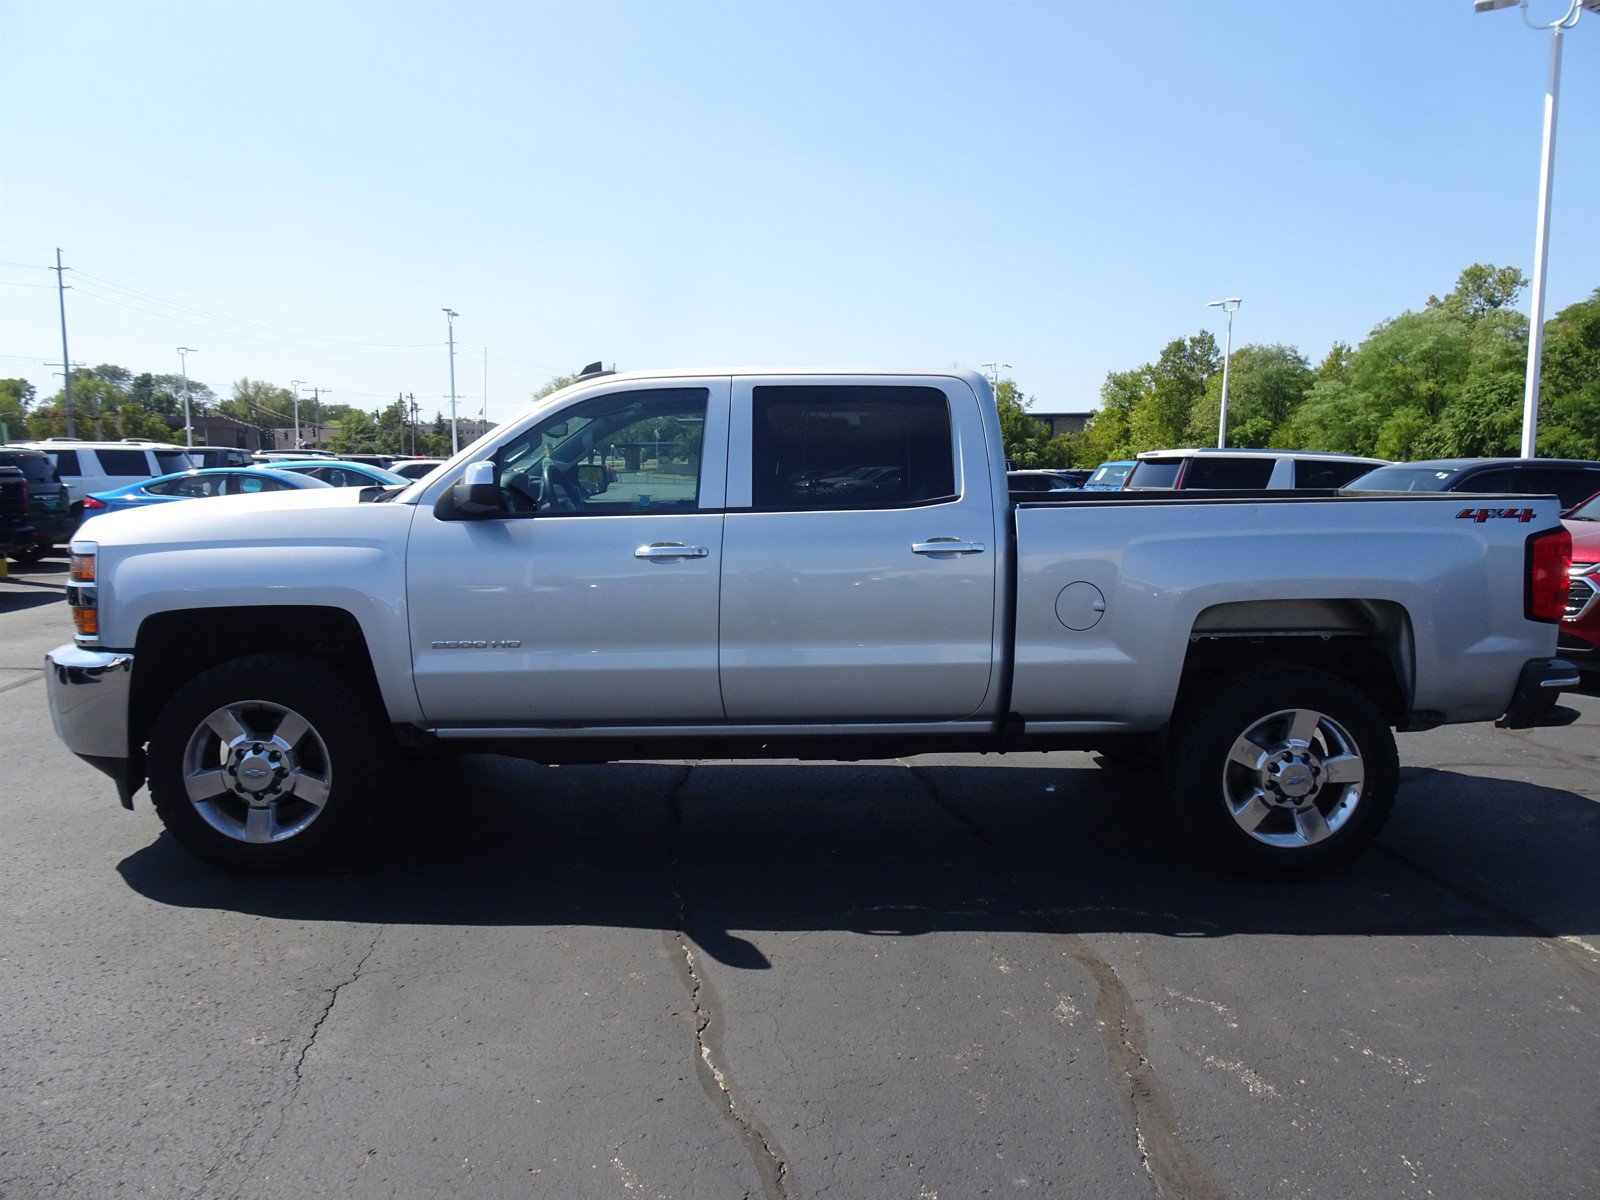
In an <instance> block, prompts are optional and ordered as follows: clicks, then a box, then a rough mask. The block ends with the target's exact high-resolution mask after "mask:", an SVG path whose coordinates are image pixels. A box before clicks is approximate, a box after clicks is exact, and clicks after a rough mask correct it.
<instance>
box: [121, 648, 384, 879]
mask: <svg viewBox="0 0 1600 1200" xmlns="http://www.w3.org/2000/svg"><path fill="white" fill-rule="evenodd" d="M222 712H226V713H228V714H230V716H231V717H232V718H233V719H234V721H235V723H236V724H237V726H238V727H239V729H240V730H241V731H242V733H243V734H245V735H246V736H244V737H242V738H241V739H239V741H238V742H237V743H236V747H237V748H236V751H235V755H236V757H234V758H233V759H230V758H228V757H227V756H226V754H225V751H226V746H225V745H224V743H223V741H222V738H221V735H220V734H217V733H215V732H209V733H208V732H203V731H204V730H206V729H207V728H208V726H207V721H208V719H209V718H212V717H213V716H214V715H216V714H219V713H222ZM284 712H286V713H287V714H288V715H287V716H284V715H283V713H284ZM288 717H298V718H300V719H301V720H302V721H303V722H304V724H305V725H306V727H307V732H305V733H303V734H299V735H298V736H296V735H295V734H294V733H293V732H290V733H287V734H285V736H286V737H293V738H294V745H293V748H292V751H291V752H289V753H286V754H281V753H280V752H281V749H282V745H283V743H281V742H274V741H273V740H272V739H273V734H274V733H275V732H277V731H278V730H280V729H282V728H286V727H287V724H288ZM227 719H228V718H226V717H224V718H222V723H223V724H226V722H227ZM209 728H211V729H213V730H214V729H215V727H214V726H212V727H209ZM296 729H298V726H296ZM393 751H394V745H393V740H392V738H391V737H390V735H389V730H388V728H387V726H386V724H385V722H384V719H383V716H382V713H381V711H380V709H379V706H378V704H377V702H376V701H375V700H374V698H373V697H372V696H371V695H370V694H369V693H368V692H367V691H366V690H365V689H363V688H362V687H360V686H359V685H358V684H357V683H356V682H355V681H354V680H353V679H351V678H350V676H349V675H347V674H345V673H344V672H342V671H340V670H337V669H335V668H333V667H331V666H329V665H327V664H326V663H324V662H321V661H319V660H317V659H314V658H309V657H306V656H303V655H297V654H255V655H250V656H249V657H246V658H237V659H234V660H232V661H231V662H226V663H223V664H221V665H220V666H216V667H212V668H211V669H210V670H208V671H205V672H203V673H201V674H200V675H197V676H195V678H193V679H191V680H190V681H189V682H188V683H186V684H185V685H184V686H183V687H181V688H180V689H178V691H177V692H176V694H174V695H173V697H172V699H171V700H169V701H168V702H167V704H166V706H165V707H164V708H163V709H162V710H161V712H160V714H159V715H158V716H157V717H156V721H155V726H154V728H153V729H152V730H151V733H150V748H149V777H150V797H151V800H152V801H153V803H154V804H155V809H156V812H157V813H158V814H159V815H160V817H161V820H162V823H163V824H165V825H166V827H167V830H168V831H169V832H170V833H171V834H172V836H173V837H175V838H176V839H177V840H178V841H179V842H180V843H182V845H183V846H184V847H185V848H186V849H188V850H189V851H191V852H192V853H194V854H195V855H197V856H198V857H200V858H203V859H205V860H206V861H207V862H209V863H212V864H214V865H216V866H219V867H222V868H224V869H226V870H229V871H238V872H243V873H249V874H281V873H292V872H297V871H306V870H309V869H311V868H313V867H318V866H324V865H326V864H328V863H330V862H333V861H334V860H335V859H337V858H338V857H340V856H341V855H343V854H345V853H347V852H348V851H349V850H350V848H351V847H352V846H353V845H354V843H355V842H356V841H357V839H358V838H359V837H360V836H361V834H362V833H363V832H364V831H365V830H366V829H367V827H368V826H369V825H370V823H371V821H372V818H373V816H374V815H375V814H376V811H377V807H378V805H379V803H380V802H381V801H382V800H383V799H384V798H385V797H386V796H387V795H388V793H389V791H390V786H391V778H392V773H393V759H392V755H393ZM240 755H242V756H243V757H238V756H240ZM230 761H231V762H232V763H233V765H234V767H235V770H234V772H233V773H232V776H231V783H230V781H229V778H227V777H226V776H227V775H228V766H229V763H230ZM201 770H203V771H204V772H205V774H206V776H207V782H206V783H205V785H204V786H203V787H200V786H197V790H199V791H205V790H207V789H209V788H213V787H214V788H216V791H215V794H214V795H213V796H211V797H210V798H209V799H206V800H204V801H196V800H191V798H190V794H189V792H190V789H189V787H188V785H187V784H186V779H185V777H186V775H187V774H188V773H189V772H190V771H201ZM241 770H242V771H243V773H244V774H250V775H252V776H253V777H254V778H255V779H256V780H257V782H254V783H251V782H246V781H244V780H243V778H242V775H241V773H240V772H241ZM212 775H215V776H216V777H217V778H216V780H212V779H211V778H210V777H211V776H212ZM263 776H265V777H266V782H265V783H262V782H260V780H261V778H262V777H263ZM223 785H228V786H223ZM251 787H256V788H263V789H266V790H260V791H254V792H247V791H245V790H241V789H247V788H251ZM302 789H303V790H304V792H305V796H302V795H300V794H299V792H300V790H302ZM247 795H249V796H254V797H255V799H256V801H257V802H256V803H249V802H247V800H246V799H243V798H241V797H245V796H247ZM313 796H314V798H313V799H307V798H306V797H313ZM252 809H256V810H258V811H256V812H255V813H252V812H251V810H252ZM261 809H267V810H269V816H268V817H267V818H266V819H265V820H264V821H263V824H262V827H261V828H260V830H256V829H255V828H254V826H255V820H254V818H257V817H260V811H259V810H261ZM235 825H237V828H235ZM225 828H226V829H232V832H231V833H230V832H225V831H224V830H225ZM252 833H257V834H265V835H268V836H272V837H274V838H276V840H270V841H268V840H245V839H246V838H247V837H249V836H251V834H252Z"/></svg>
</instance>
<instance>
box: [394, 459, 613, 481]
mask: <svg viewBox="0 0 1600 1200" xmlns="http://www.w3.org/2000/svg"><path fill="white" fill-rule="evenodd" d="M448 461H449V460H448V459H444V458H403V459H396V460H395V462H394V463H393V464H392V465H391V466H390V467H389V470H391V471H393V472H394V473H395V474H396V475H404V476H405V477H406V478H407V479H421V478H422V477H423V476H424V475H431V474H433V469H434V468H435V467H437V466H440V465H441V464H443V463H445V462H448ZM612 474H613V475H615V474H616V472H614V471H613V472H612ZM612 482H615V480H613V481H612Z"/></svg>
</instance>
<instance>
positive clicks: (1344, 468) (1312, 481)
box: [1294, 458, 1372, 488]
mask: <svg viewBox="0 0 1600 1200" xmlns="http://www.w3.org/2000/svg"><path fill="white" fill-rule="evenodd" d="M1370 470H1372V464H1371V463H1361V462H1340V461H1338V460H1337V459H1333V460H1329V459H1325V458H1297V459H1295V460H1294V485H1295V487H1297V488H1339V487H1343V486H1344V485H1345V484H1347V483H1349V482H1350V481H1351V480H1352V479H1354V478H1355V477H1356V476H1358V475H1365V474H1366V473H1367V472H1368V471H1370Z"/></svg>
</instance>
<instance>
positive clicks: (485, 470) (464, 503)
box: [433, 459, 505, 521]
mask: <svg viewBox="0 0 1600 1200" xmlns="http://www.w3.org/2000/svg"><path fill="white" fill-rule="evenodd" d="M504 511H505V500H504V497H502V496H501V495H500V487H499V485H498V484H496V483H495V481H494V463H492V462H490V461H489V460H487V459H485V460H484V461H482V462H475V463H472V464H471V465H470V466H468V467H467V471H466V474H464V475H463V476H462V477H461V482H459V483H457V484H454V485H452V486H451V487H449V488H447V489H446V490H445V492H444V494H443V495H441V496H440V497H439V500H438V503H436V504H435V505H434V506H433V515H434V516H436V517H438V518H439V519H440V520H441V521H471V520H476V519H478V518H481V517H492V516H498V515H499V514H500V513H503V512H504Z"/></svg>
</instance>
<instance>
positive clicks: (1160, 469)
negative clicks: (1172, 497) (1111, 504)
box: [1127, 458, 1183, 488]
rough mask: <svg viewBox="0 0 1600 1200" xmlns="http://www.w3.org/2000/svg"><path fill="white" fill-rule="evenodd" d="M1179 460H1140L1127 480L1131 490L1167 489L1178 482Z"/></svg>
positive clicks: (1180, 462)
mask: <svg viewBox="0 0 1600 1200" xmlns="http://www.w3.org/2000/svg"><path fill="white" fill-rule="evenodd" d="M1182 466H1183V459H1181V458H1141V459H1140V460H1139V461H1138V462H1137V463H1135V464H1134V467H1133V474H1132V475H1131V476H1130V477H1129V479H1128V484H1127V486H1128V487H1131V488H1169V487H1172V486H1173V485H1175V484H1176V483H1177V482H1178V471H1179V469H1180V468H1181V467H1182Z"/></svg>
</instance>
